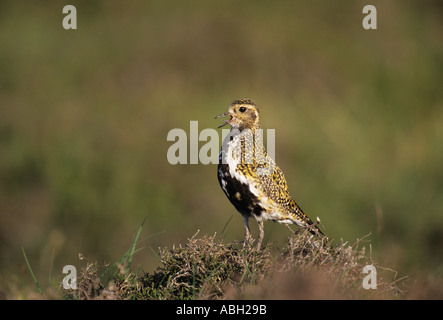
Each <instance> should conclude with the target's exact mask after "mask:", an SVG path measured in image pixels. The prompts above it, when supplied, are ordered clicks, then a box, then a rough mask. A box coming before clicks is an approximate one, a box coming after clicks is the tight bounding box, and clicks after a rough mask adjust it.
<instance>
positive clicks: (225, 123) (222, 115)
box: [215, 111, 232, 129]
mask: <svg viewBox="0 0 443 320" xmlns="http://www.w3.org/2000/svg"><path fill="white" fill-rule="evenodd" d="M224 116H230V118H229V119H228V120H226V121H225V122H224V123H223V124H221V125H219V126H218V127H217V129H218V128H221V127H223V126H225V125H227V124H229V122H230V121H231V120H232V114H231V113H229V111H226V112H225V113H222V114H219V115H218V116H216V117H215V119H217V118H220V117H224Z"/></svg>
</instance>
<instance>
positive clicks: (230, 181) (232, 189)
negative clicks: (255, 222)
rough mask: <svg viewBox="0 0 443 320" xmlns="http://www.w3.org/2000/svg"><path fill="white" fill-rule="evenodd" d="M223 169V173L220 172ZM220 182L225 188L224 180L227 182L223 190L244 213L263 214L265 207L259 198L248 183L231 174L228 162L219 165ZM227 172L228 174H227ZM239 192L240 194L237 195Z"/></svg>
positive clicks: (247, 214)
mask: <svg viewBox="0 0 443 320" xmlns="http://www.w3.org/2000/svg"><path fill="white" fill-rule="evenodd" d="M220 169H221V171H222V172H221V173H220ZM217 172H218V182H219V183H220V186H221V187H222V189H223V184H222V180H223V181H224V182H225V189H226V190H223V191H224V192H225V194H226V196H227V197H228V199H229V201H231V203H232V204H233V205H234V207H235V208H236V209H237V210H238V211H239V212H240V213H241V214H242V215H246V216H251V215H252V214H253V213H254V214H255V215H256V216H259V215H261V213H262V211H263V208H262V206H261V205H260V201H259V199H258V198H257V197H256V196H255V195H254V194H253V193H252V192H251V191H250V190H249V187H248V185H247V184H245V183H242V182H240V181H239V180H237V179H235V178H232V177H231V175H230V174H229V167H228V165H227V164H219V165H218V171H217ZM225 173H227V174H225ZM237 193H239V194H240V196H236V194H237Z"/></svg>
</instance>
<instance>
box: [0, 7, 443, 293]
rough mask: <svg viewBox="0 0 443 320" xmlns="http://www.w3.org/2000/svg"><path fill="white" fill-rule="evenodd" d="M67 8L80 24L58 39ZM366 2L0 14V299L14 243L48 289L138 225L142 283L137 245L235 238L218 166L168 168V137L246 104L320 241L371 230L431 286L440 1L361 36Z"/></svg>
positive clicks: (442, 198) (437, 216) (274, 238)
mask: <svg viewBox="0 0 443 320" xmlns="http://www.w3.org/2000/svg"><path fill="white" fill-rule="evenodd" d="M66 4H73V5H75V6H76V8H77V15H78V18H77V23H78V29H77V30H64V29H63V27H62V20H63V18H64V16H65V15H64V14H62V9H63V6H64V5H66ZM366 4H368V3H366V2H365V1H349V0H348V1H341V2H340V3H336V2H330V1H281V2H278V3H274V2H268V1H247V2H241V3H239V2H235V1H223V2H222V3H215V2H208V1H192V2H183V3H182V2H169V1H144V2H137V1H126V2H124V3H123V2H119V1H93V2H92V1H72V2H64V1H62V2H60V1H45V2H44V3H38V4H37V3H33V2H28V1H7V2H6V1H3V2H1V3H0V295H1V296H2V297H6V298H23V297H24V298H26V297H29V296H30V295H31V294H30V292H32V290H33V289H34V288H33V286H34V284H33V281H32V278H31V276H30V275H29V270H28V267H27V265H26V262H25V261H24V259H23V254H22V250H21V248H22V247H23V248H24V250H26V254H27V257H28V259H29V262H30V264H31V265H32V268H33V271H34V273H35V274H36V276H37V278H38V279H39V282H40V285H41V286H42V287H43V288H44V287H45V286H46V287H47V286H48V285H52V284H54V283H57V282H60V279H61V278H62V277H63V276H64V275H63V274H62V272H61V271H62V268H63V266H64V265H68V264H73V265H79V260H78V253H82V254H83V255H85V256H87V257H93V258H94V259H96V260H97V261H100V262H104V263H106V262H108V263H112V262H113V261H115V260H117V259H118V258H119V257H121V256H122V254H123V253H124V252H125V251H126V250H127V246H128V243H130V242H131V240H132V239H133V238H134V236H135V234H136V232H137V229H138V227H139V226H140V223H141V222H142V221H143V219H145V218H146V222H145V224H144V228H143V234H142V235H141V239H142V240H144V241H142V246H144V249H143V250H142V251H139V252H137V254H136V255H134V261H133V262H132V265H133V266H136V265H139V266H142V268H143V269H144V270H145V271H150V270H154V269H155V268H156V267H157V266H158V260H157V258H156V257H155V254H154V253H153V252H152V250H150V249H149V248H150V247H151V248H154V251H155V250H156V248H158V247H159V246H161V247H165V246H166V247H172V245H173V244H179V243H184V242H186V239H187V238H189V236H190V235H192V234H194V233H195V231H196V230H197V229H200V230H201V232H202V233H206V234H213V233H214V232H218V233H220V232H222V231H223V236H224V238H225V239H226V241H231V240H234V239H242V238H243V223H242V220H241V217H240V216H239V215H238V214H237V213H235V211H234V208H233V207H232V206H231V204H230V203H229V201H227V199H226V198H225V196H224V194H223V192H222V191H221V189H220V187H219V185H218V182H217V178H216V165H213V164H210V165H203V164H192V165H190V164H188V165H175V166H173V165H171V164H169V163H168V161H167V158H166V154H167V150H168V148H169V147H170V146H171V145H172V142H169V141H167V140H166V137H167V134H168V132H169V131H170V130H171V129H173V128H181V129H184V130H185V131H186V132H188V134H189V122H190V121H191V120H198V124H199V130H202V129H205V128H215V127H216V126H218V125H219V124H220V122H219V121H217V120H214V116H215V115H218V114H220V113H223V112H225V111H226V109H227V107H228V105H229V104H230V102H231V101H232V100H234V99H236V98H244V97H246V98H251V99H254V100H255V101H256V102H257V104H258V105H259V106H260V110H261V113H262V121H261V122H262V126H263V127H264V128H265V129H267V128H269V129H273V128H275V129H276V161H277V163H278V164H279V166H280V167H281V168H282V169H283V171H284V172H285V176H286V179H287V180H288V184H289V187H290V190H291V192H292V194H293V195H295V198H296V200H297V202H298V204H299V205H300V206H301V207H302V208H303V209H304V211H305V212H306V213H307V214H308V215H309V216H310V217H311V218H313V219H315V217H316V216H319V217H320V218H321V221H322V224H323V225H324V227H325V231H326V233H327V234H328V235H329V236H330V237H331V238H333V239H340V238H343V239H344V240H345V241H351V243H353V242H355V239H357V238H361V237H363V236H364V235H367V234H369V233H370V234H371V235H370V237H369V239H370V240H371V243H372V250H373V253H372V254H373V255H374V256H377V259H378V261H379V263H380V264H381V265H384V266H389V267H391V268H393V269H395V270H397V271H398V272H399V273H400V274H401V275H410V276H411V279H423V278H426V279H434V278H435V279H438V278H441V277H442V276H443V267H442V264H443V255H442V249H443V170H442V169H443V167H442V164H443V90H442V89H441V88H442V83H443V42H442V39H443V22H442V21H443V19H442V18H443V6H442V4H441V3H440V2H439V1H421V2H414V1H399V0H397V1H372V2H371V4H373V5H375V6H376V8H377V14H378V20H377V22H378V29H377V30H364V29H363V28H362V19H363V17H364V14H363V13H362V8H363V6H364V5H366ZM188 138H189V135H188ZM220 143H221V140H220ZM204 144H205V142H200V143H199V146H202V145H204ZM226 224H227V225H226ZM225 225H226V228H224V227H225ZM253 227H254V226H253ZM265 229H266V232H265V242H277V245H283V244H284V242H286V241H287V238H288V236H289V234H288V230H287V229H286V228H285V227H284V226H281V225H278V224H274V223H271V222H269V223H266V224H265ZM253 231H254V234H255V231H256V228H255V229H253ZM414 281H416V280H414ZM417 281H419V280H417Z"/></svg>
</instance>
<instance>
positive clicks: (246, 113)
mask: <svg viewBox="0 0 443 320" xmlns="http://www.w3.org/2000/svg"><path fill="white" fill-rule="evenodd" d="M222 116H229V117H230V118H229V119H228V120H226V121H225V122H224V123H223V124H222V125H220V126H219V128H221V127H223V126H225V125H227V124H229V125H230V126H231V128H233V129H238V130H240V131H243V130H244V129H251V130H255V129H259V128H260V113H259V110H258V107H257V105H256V104H255V102H254V101H252V100H249V99H240V100H235V101H234V102H232V103H231V105H230V106H229V109H228V111H227V112H225V113H222V114H220V115H218V116H216V117H215V118H219V117H222Z"/></svg>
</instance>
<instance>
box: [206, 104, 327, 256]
mask: <svg viewBox="0 0 443 320" xmlns="http://www.w3.org/2000/svg"><path fill="white" fill-rule="evenodd" d="M223 116H227V117H229V118H228V120H226V121H225V122H224V123H222V124H221V125H220V126H219V127H218V128H221V127H223V126H225V125H228V124H229V125H230V126H231V130H230V132H229V134H228V135H227V136H226V138H225V139H224V141H223V144H222V147H221V149H220V154H219V163H218V167H217V176H218V181H219V184H220V186H221V188H222V190H223V191H224V193H225V195H226V196H227V198H228V199H229V201H230V202H231V203H232V205H233V206H234V207H235V208H236V210H237V211H238V212H239V213H240V214H241V215H242V217H243V223H244V226H245V239H244V241H243V244H244V245H245V244H247V243H249V242H250V241H252V236H251V232H250V229H249V219H250V218H254V219H255V220H256V222H257V223H258V228H259V232H258V239H257V245H256V250H257V251H259V250H260V248H261V245H262V242H263V237H264V225H263V222H264V221H267V220H271V221H276V222H279V223H283V224H285V225H286V226H287V227H288V228H289V224H296V225H298V226H299V227H308V228H309V231H310V232H311V233H313V234H317V235H321V236H324V233H323V232H322V231H321V230H320V229H319V228H318V226H317V224H314V223H313V222H312V221H311V219H309V217H308V216H307V215H306V214H305V213H304V212H303V210H302V209H301V208H300V207H299V206H298V205H297V203H296V202H295V200H294V198H293V197H292V196H291V195H290V193H289V190H288V184H287V182H286V179H285V177H284V174H283V172H282V170H281V169H280V168H279V167H278V166H277V164H276V163H275V161H274V160H273V159H272V158H271V157H270V156H269V155H268V154H267V152H266V150H265V148H264V146H263V140H262V136H261V135H262V129H261V127H260V111H259V108H258V106H257V104H256V103H255V102H254V101H253V100H251V99H237V100H234V101H233V102H232V103H231V105H230V106H229V108H228V111H227V112H225V113H222V114H220V115H218V116H216V117H215V118H216V119H217V118H219V117H223ZM317 220H318V222H320V220H319V219H318V218H317ZM289 229H290V230H291V228H289ZM291 231H292V230H291Z"/></svg>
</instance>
